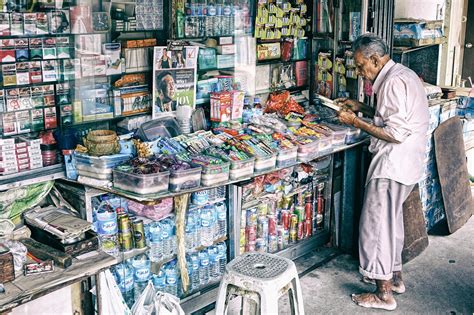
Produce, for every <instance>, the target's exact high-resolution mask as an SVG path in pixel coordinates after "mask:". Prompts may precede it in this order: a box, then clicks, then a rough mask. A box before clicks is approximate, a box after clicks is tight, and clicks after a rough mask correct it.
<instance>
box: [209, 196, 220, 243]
mask: <svg viewBox="0 0 474 315" xmlns="http://www.w3.org/2000/svg"><path fill="white" fill-rule="evenodd" d="M210 209H211V211H212V235H213V236H212V243H211V245H212V244H213V243H214V240H215V239H216V238H218V237H219V225H218V222H217V208H216V207H215V205H212V206H211V207H210Z"/></svg>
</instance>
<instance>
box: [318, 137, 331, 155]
mask: <svg viewBox="0 0 474 315" xmlns="http://www.w3.org/2000/svg"><path fill="white" fill-rule="evenodd" d="M331 150H332V136H321V138H319V153H320V154H324V153H328V152H330V151H331Z"/></svg>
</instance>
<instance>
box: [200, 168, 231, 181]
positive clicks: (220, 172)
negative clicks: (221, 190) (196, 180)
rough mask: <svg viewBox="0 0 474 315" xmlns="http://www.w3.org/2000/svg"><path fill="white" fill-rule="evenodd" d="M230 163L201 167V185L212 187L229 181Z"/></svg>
mask: <svg viewBox="0 0 474 315" xmlns="http://www.w3.org/2000/svg"><path fill="white" fill-rule="evenodd" d="M229 171H230V163H229V162H224V163H221V164H209V165H207V166H203V167H202V176H201V184H202V185H203V186H212V185H216V184H219V183H223V182H225V181H227V180H229V175H230V172H229Z"/></svg>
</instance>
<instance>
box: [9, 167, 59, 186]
mask: <svg viewBox="0 0 474 315" xmlns="http://www.w3.org/2000/svg"><path fill="white" fill-rule="evenodd" d="M65 177H66V175H65V173H64V169H63V165H62V164H55V165H51V166H45V167H42V168H38V169H35V170H31V171H27V172H20V173H15V174H10V175H4V176H0V191H4V190H8V189H12V188H19V187H23V186H28V185H33V184H39V183H42V182H47V181H50V180H55V179H61V178H65Z"/></svg>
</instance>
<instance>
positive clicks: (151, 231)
mask: <svg viewBox="0 0 474 315" xmlns="http://www.w3.org/2000/svg"><path fill="white" fill-rule="evenodd" d="M145 238H146V244H147V246H148V248H149V249H150V260H151V261H152V262H159V261H162V260H166V259H170V258H172V257H173V256H174V255H175V254H176V226H175V219H174V217H173V216H171V217H168V218H165V219H162V220H161V221H152V222H151V223H148V224H145Z"/></svg>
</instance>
